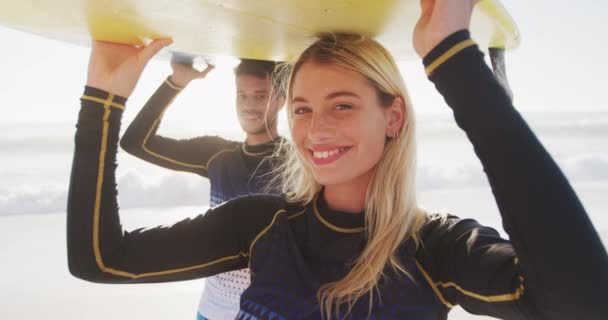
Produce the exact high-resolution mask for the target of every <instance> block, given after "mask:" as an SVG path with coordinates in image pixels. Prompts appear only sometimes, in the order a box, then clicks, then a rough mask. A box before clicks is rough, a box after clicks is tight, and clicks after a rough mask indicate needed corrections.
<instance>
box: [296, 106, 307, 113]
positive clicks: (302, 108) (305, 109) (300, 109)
mask: <svg viewBox="0 0 608 320" xmlns="http://www.w3.org/2000/svg"><path fill="white" fill-rule="evenodd" d="M309 111H310V108H308V107H297V108H295V109H294V110H293V113H295V114H303V113H307V112H309Z"/></svg>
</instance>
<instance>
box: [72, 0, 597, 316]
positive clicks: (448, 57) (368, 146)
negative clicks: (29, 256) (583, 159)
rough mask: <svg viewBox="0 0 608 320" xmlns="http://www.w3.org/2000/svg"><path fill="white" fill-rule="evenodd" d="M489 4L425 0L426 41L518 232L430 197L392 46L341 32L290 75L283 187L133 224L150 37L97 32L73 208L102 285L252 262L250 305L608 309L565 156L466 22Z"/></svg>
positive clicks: (343, 312)
mask: <svg viewBox="0 0 608 320" xmlns="http://www.w3.org/2000/svg"><path fill="white" fill-rule="evenodd" d="M473 5H474V2H473V1H470V0H460V1H450V0H435V1H422V7H423V14H422V17H421V19H420V21H419V23H418V25H417V27H416V31H415V35H414V46H415V48H416V50H417V51H418V53H419V54H420V56H421V57H424V59H423V60H424V64H425V66H426V71H427V73H428V75H429V78H430V80H431V81H433V82H434V84H435V86H436V87H437V89H438V91H439V92H440V93H441V94H442V95H443V96H444V97H445V99H446V101H447V103H448V105H449V106H450V107H451V108H452V111H453V112H454V115H455V118H456V122H457V123H458V125H459V126H460V127H461V128H462V129H463V130H464V131H465V132H466V133H467V135H468V137H469V139H470V140H471V143H472V144H473V146H474V148H475V151H476V153H477V155H478V157H479V159H480V160H481V162H482V164H483V166H484V170H485V172H486V173H487V175H488V179H489V180H490V183H491V186H492V189H493V192H494V194H495V197H496V201H497V203H498V206H499V208H500V211H501V215H502V217H503V222H504V226H505V230H506V231H507V232H508V233H509V235H510V240H505V239H501V238H500V237H499V235H498V234H497V232H496V231H494V230H493V229H491V228H487V227H483V226H480V225H479V224H478V223H477V222H475V221H473V220H467V219H459V218H456V217H453V216H438V215H432V214H429V213H426V212H424V211H422V210H420V209H419V208H418V207H417V204H416V193H415V138H414V130H415V121H414V114H413V110H412V106H411V103H410V101H409V99H408V96H407V94H406V90H405V86H404V83H403V80H402V79H401V76H400V74H399V71H398V69H397V67H396V65H395V62H394V61H393V59H392V57H391V56H390V54H389V53H388V52H387V51H386V50H385V49H384V48H383V47H382V46H381V45H379V44H378V43H377V42H375V41H374V40H371V39H369V38H367V37H364V36H358V35H342V34H337V35H327V36H323V37H321V39H320V40H319V41H317V42H315V43H314V44H313V45H311V46H310V47H309V48H308V49H307V50H305V52H303V53H302V55H301V56H300V58H299V59H298V60H297V61H296V62H295V63H294V65H293V67H292V68H291V71H290V73H289V74H288V75H287V82H286V83H287V88H286V89H287V91H286V92H287V102H288V108H287V112H288V118H289V123H290V128H291V134H292V138H293V147H292V148H293V150H292V152H291V154H292V156H293V157H292V159H291V160H290V161H289V162H288V163H287V164H286V168H285V170H284V173H285V191H288V193H285V194H284V195H283V196H270V195H268V196H264V195H256V196H248V197H243V198H238V199H235V200H231V201H228V202H227V203H225V204H223V205H221V206H219V207H217V208H215V209H213V210H210V211H208V212H207V213H206V214H205V215H201V216H198V217H196V218H194V219H192V220H185V221H181V222H178V223H176V224H175V225H173V226H171V227H158V228H153V229H145V230H143V229H139V230H134V231H130V232H125V231H123V230H122V228H121V226H120V220H119V215H118V205H117V192H116V190H115V167H116V164H115V160H116V147H117V145H116V144H117V140H118V132H119V124H120V118H121V114H122V110H123V109H124V107H125V103H126V97H128V96H129V95H130V94H131V92H132V91H133V89H134V87H135V84H136V82H137V79H138V78H139V75H140V73H141V71H142V70H143V68H144V66H145V64H146V63H147V61H148V60H149V59H150V58H151V57H152V56H153V55H154V54H155V53H156V52H157V51H158V50H160V49H161V48H162V47H163V46H165V45H168V44H169V42H168V41H156V42H154V43H152V44H151V45H150V46H148V47H146V48H134V47H129V46H123V45H115V44H108V43H100V42H97V43H95V44H94V46H93V51H92V56H91V63H90V67H89V77H88V86H87V87H86V89H85V93H84V96H83V97H82V99H81V100H82V108H81V111H80V116H79V120H78V121H79V122H78V129H77V132H76V147H75V148H76V149H75V157H74V164H73V172H72V181H71V185H70V200H69V207H68V255H69V266H70V271H71V272H72V274H74V275H75V276H77V277H80V278H82V279H85V280H88V281H94V282H104V283H138V282H161V281H177V280H184V279H193V278H201V277H207V276H211V275H215V274H218V273H221V272H226V271H230V270H236V269H241V268H245V267H249V268H250V269H251V285H250V287H249V288H248V289H247V290H245V292H244V293H243V295H242V297H241V303H240V309H241V310H240V313H239V315H238V316H237V318H238V319H320V318H325V319H329V318H352V319H364V318H370V319H416V320H419V319H446V318H447V314H448V312H449V310H450V309H451V308H452V307H453V306H454V305H461V306H462V307H463V308H465V309H466V310H468V311H469V312H471V313H475V314H486V315H490V316H494V317H499V318H505V319H574V318H575V317H578V318H580V319H601V318H603V317H604V316H605V315H606V314H608V310H607V309H606V308H607V307H606V304H605V303H604V301H603V300H604V299H605V297H606V296H608V292H607V290H608V289H607V288H608V256H607V255H606V251H605V249H604V247H603V246H602V244H601V242H600V240H599V238H598V236H597V234H596V232H595V230H594V229H593V226H592V225H591V223H590V222H589V219H588V217H587V215H586V213H585V210H584V209H583V207H582V206H581V204H580V202H579V201H578V199H577V197H576V195H575V194H574V192H573V191H572V189H571V188H570V187H569V185H568V182H567V180H566V179H565V178H564V176H563V175H562V174H561V172H560V170H559V168H558V167H557V166H556V165H555V163H554V162H553V160H552V159H551V157H550V156H549V155H548V154H547V152H546V151H545V150H544V149H543V147H542V145H541V144H540V143H539V142H538V141H537V140H536V138H535V137H534V135H533V133H532V132H531V131H530V129H529V128H528V127H527V125H526V123H525V122H524V121H523V119H522V118H521V117H520V116H519V114H518V113H517V112H516V111H515V109H514V108H513V106H512V104H511V101H510V99H509V98H508V95H507V94H506V92H505V91H504V89H503V88H502V87H501V86H500V84H499V83H498V82H497V81H496V79H495V78H494V76H493V74H492V72H491V71H490V70H489V68H488V67H487V66H486V64H485V63H484V60H483V55H482V54H481V52H480V51H479V50H478V48H477V46H476V45H475V44H474V43H473V41H472V40H471V39H470V37H469V33H468V31H467V30H466V29H467V28H468V24H469V20H470V16H471V11H472V8H473Z"/></svg>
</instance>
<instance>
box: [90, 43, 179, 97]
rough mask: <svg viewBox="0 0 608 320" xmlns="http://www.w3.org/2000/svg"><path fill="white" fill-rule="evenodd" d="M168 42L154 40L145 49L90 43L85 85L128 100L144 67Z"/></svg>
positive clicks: (123, 45) (125, 45)
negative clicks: (91, 44)
mask: <svg viewBox="0 0 608 320" xmlns="http://www.w3.org/2000/svg"><path fill="white" fill-rule="evenodd" d="M171 43H172V41H171V40H154V41H153V42H152V43H150V44H149V45H148V46H146V47H135V46H132V45H127V44H118V43H111V42H103V41H93V47H92V49H91V57H90V59H89V71H88V76H87V85H88V86H91V87H95V88H98V89H102V90H105V91H108V92H110V93H113V94H116V95H120V96H123V97H125V98H128V97H129V96H130V95H131V93H132V92H133V90H134V89H135V85H136V84H137V81H138V80H139V78H140V77H141V73H142V72H143V70H144V67H145V66H146V64H147V63H148V61H150V59H152V57H153V56H154V55H156V54H157V53H158V52H159V51H160V50H161V49H162V48H164V47H166V46H168V45H170V44H171Z"/></svg>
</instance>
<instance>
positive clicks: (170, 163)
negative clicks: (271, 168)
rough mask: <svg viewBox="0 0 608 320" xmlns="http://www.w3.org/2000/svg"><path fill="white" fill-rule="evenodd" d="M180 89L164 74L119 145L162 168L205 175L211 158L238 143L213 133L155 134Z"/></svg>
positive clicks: (236, 145) (231, 148)
mask: <svg viewBox="0 0 608 320" xmlns="http://www.w3.org/2000/svg"><path fill="white" fill-rule="evenodd" d="M181 90H182V88H181V87H178V86H177V85H175V84H173V83H172V82H171V78H167V80H165V81H164V82H163V83H162V84H161V86H160V87H159V88H158V89H157V90H156V92H155V93H154V94H153V95H152V97H150V99H149V100H148V102H147V103H146V104H145V106H144V107H143V108H142V109H141V111H140V112H139V113H138V114H137V116H136V117H135V119H134V120H133V122H132V123H131V125H130V126H129V127H128V128H127V130H126V131H125V133H124V135H123V136H122V139H121V140H120V146H121V147H122V148H123V149H124V150H125V151H127V152H128V153H130V154H132V155H134V156H136V157H138V158H140V159H142V160H145V161H148V162H150V163H154V164H156V165H159V166H161V167H164V168H168V169H172V170H178V171H186V172H192V173H196V174H199V175H202V176H205V177H206V176H207V169H208V167H209V164H210V163H211V160H213V158H214V157H215V156H216V155H218V154H220V153H221V152H225V151H229V150H234V149H235V148H238V146H239V144H238V143H237V142H234V141H229V140H226V139H222V138H220V137H216V136H203V137H196V138H191V139H180V140H178V139H172V138H167V137H163V136H161V135H158V134H157V130H158V127H159V126H160V122H161V119H162V117H163V115H164V113H165V111H166V110H167V108H169V106H170V105H171V103H172V102H173V100H174V99H175V98H176V96H177V95H178V94H179V92H180V91H181Z"/></svg>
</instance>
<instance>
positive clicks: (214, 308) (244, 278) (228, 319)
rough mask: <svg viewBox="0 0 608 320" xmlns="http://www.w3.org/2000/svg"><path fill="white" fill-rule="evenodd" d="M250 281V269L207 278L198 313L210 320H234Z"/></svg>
mask: <svg viewBox="0 0 608 320" xmlns="http://www.w3.org/2000/svg"><path fill="white" fill-rule="evenodd" d="M250 282H251V280H250V274H249V269H241V270H237V271H230V272H226V273H221V274H218V275H215V276H212V277H209V278H206V279H205V288H204V289H203V294H202V295H201V300H200V302H199V304H198V313H199V314H201V315H203V316H204V317H205V318H207V319H210V320H233V319H234V318H236V316H237V315H238V313H239V309H240V300H241V294H242V293H243V291H245V289H247V288H248V287H249V284H250Z"/></svg>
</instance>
